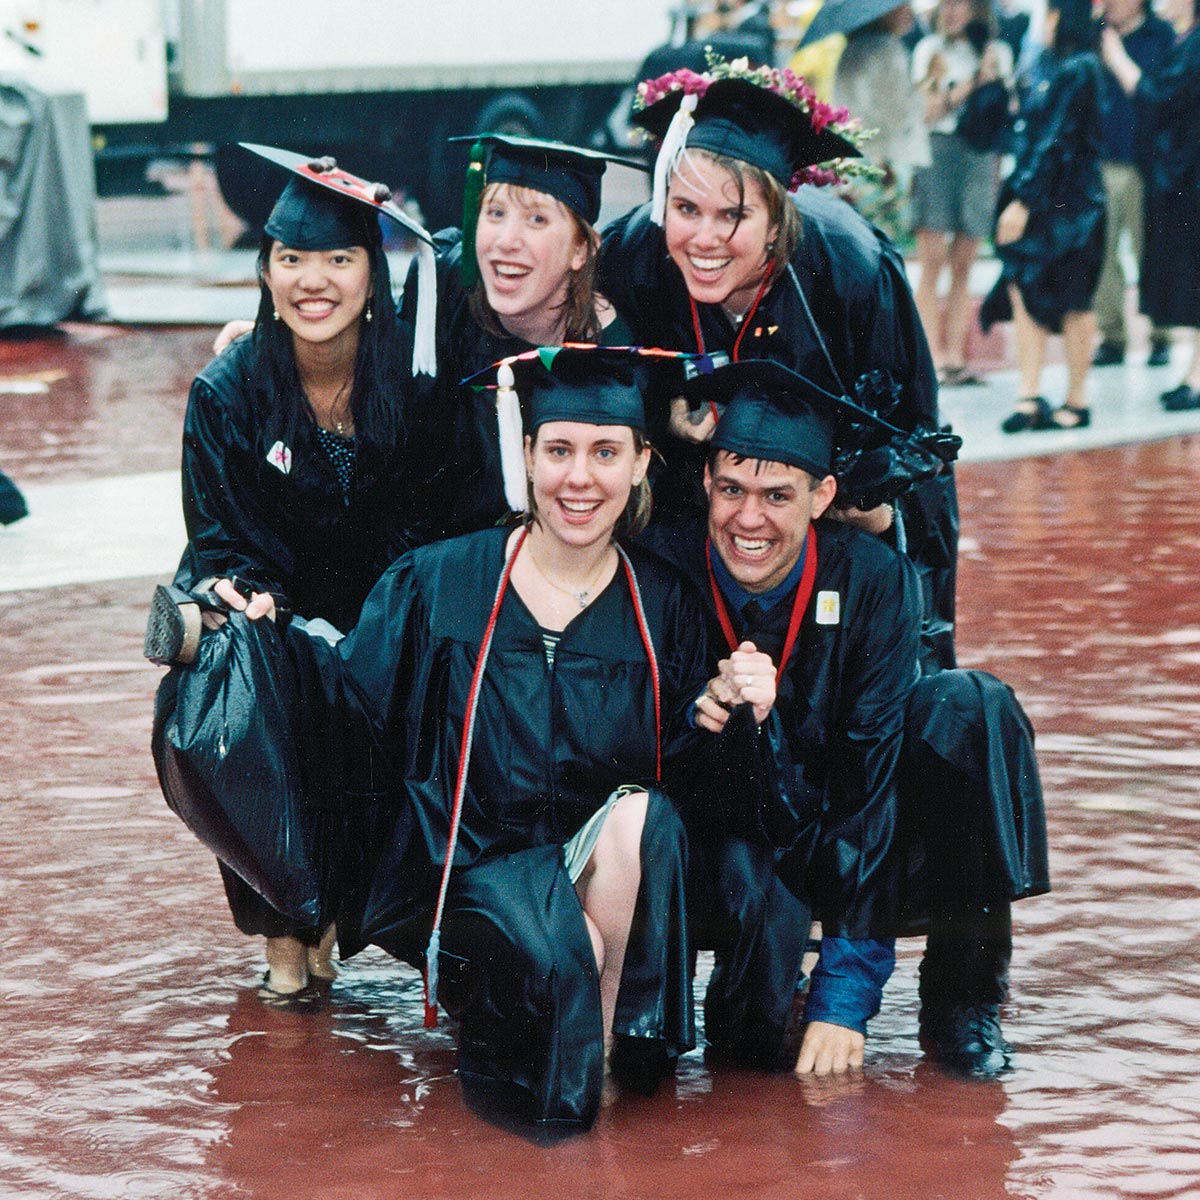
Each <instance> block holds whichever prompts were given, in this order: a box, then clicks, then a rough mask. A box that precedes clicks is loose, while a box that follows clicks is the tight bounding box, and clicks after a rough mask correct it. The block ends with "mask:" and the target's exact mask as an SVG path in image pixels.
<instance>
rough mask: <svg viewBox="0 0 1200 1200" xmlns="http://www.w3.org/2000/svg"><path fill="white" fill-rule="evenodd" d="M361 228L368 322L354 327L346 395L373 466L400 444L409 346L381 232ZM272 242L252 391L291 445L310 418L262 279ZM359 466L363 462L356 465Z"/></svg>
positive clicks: (286, 337)
mask: <svg viewBox="0 0 1200 1200" xmlns="http://www.w3.org/2000/svg"><path fill="white" fill-rule="evenodd" d="M366 217H367V220H366V221H364V226H363V242H362V243H361V248H362V249H365V250H366V251H367V254H368V258H369V262H370V270H371V291H370V295H369V297H368V300H367V306H368V307H369V309H370V311H371V320H370V321H367V320H366V319H365V313H364V316H360V317H359V322H358V352H357V356H356V358H355V362H354V383H353V385H352V387H351V389H350V412H351V413H352V414H353V417H354V439H355V443H356V445H357V447H358V448H359V449H360V450H361V451H365V452H366V453H367V455H368V456H369V458H370V460H371V461H373V462H379V461H385V460H386V459H388V458H391V457H394V455H395V451H396V448H397V447H398V446H401V445H403V442H404V433H405V430H404V416H403V387H404V383H403V381H404V380H405V379H406V378H407V377H408V372H407V364H406V362H405V357H406V354H407V351H408V347H406V346H405V344H404V338H403V337H402V335H401V331H400V323H399V322H398V321H397V319H396V306H395V302H394V301H393V299H392V279H391V274H390V272H389V270H388V262H387V256H386V255H385V254H384V252H383V241H382V238H381V237H380V235H379V226H378V224H377V222H376V220H375V219H374V217H373V216H372V215H371V214H370V213H367V214H366ZM274 245H275V239H274V238H272V237H270V236H268V235H266V234H264V235H263V238H262V242H261V244H260V246H259V251H258V262H257V273H258V282H259V292H260V295H259V302H258V314H257V316H256V318H255V321H254V334H253V338H254V348H255V374H256V377H257V378H256V382H257V391H258V394H259V396H260V397H261V403H263V404H264V406H265V408H266V410H267V411H269V412H272V413H275V414H278V415H280V416H282V417H283V420H284V429H285V440H289V441H290V440H291V439H294V437H295V434H296V432H297V430H298V429H299V427H300V426H301V425H302V424H303V423H304V422H306V421H311V420H312V419H313V416H312V412H311V410H310V409H309V407H308V404H307V403H306V401H305V397H304V389H303V387H302V386H301V383H300V372H299V370H298V368H297V366H296V351H295V343H294V340H293V336H292V331H291V330H290V329H289V328H288V327H287V325H286V324H284V322H283V321H277V320H275V317H274V312H275V304H274V301H273V300H272V298H271V291H270V289H269V288H268V287H267V281H266V274H267V271H268V267H269V264H270V259H271V250H272V248H273V247H274ZM360 461H361V459H360Z"/></svg>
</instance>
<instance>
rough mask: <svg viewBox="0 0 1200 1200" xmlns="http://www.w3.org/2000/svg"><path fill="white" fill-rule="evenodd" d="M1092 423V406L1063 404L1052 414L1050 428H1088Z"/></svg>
mask: <svg viewBox="0 0 1200 1200" xmlns="http://www.w3.org/2000/svg"><path fill="white" fill-rule="evenodd" d="M1091 423H1092V410H1091V409H1090V408H1076V407H1075V406H1074V405H1073V404H1062V405H1059V407H1058V408H1056V409H1055V410H1054V412H1053V414H1052V415H1051V424H1050V425H1049V426H1048V428H1050V429H1086V428H1087V427H1088V426H1089V425H1090V424H1091Z"/></svg>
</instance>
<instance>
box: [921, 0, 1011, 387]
mask: <svg viewBox="0 0 1200 1200" xmlns="http://www.w3.org/2000/svg"><path fill="white" fill-rule="evenodd" d="M1012 72H1013V62H1012V53H1011V51H1010V50H1009V48H1008V46H1007V45H1006V44H1005V43H1004V42H1001V41H997V40H995V38H994V37H993V36H992V13H991V5H990V3H989V0H939V3H938V6H937V12H936V17H935V29H934V32H933V33H931V34H930V35H929V36H928V37H925V38H923V39H922V40H921V41H920V42H919V43H918V44H917V47H916V49H915V50H914V51H913V57H912V78H913V80H914V82H915V83H916V85H917V87H918V88H919V89H920V91H921V94H922V96H923V98H924V102H925V123H926V125H927V127H928V129H929V134H930V138H929V140H930V154H931V160H932V161H931V163H930V165H929V166H928V167H922V168H919V169H918V170H917V171H916V172H915V175H914V178H913V199H912V223H913V229H914V231H915V233H916V238H917V259H918V262H919V263H920V267H921V274H920V278H919V279H918V281H917V291H916V299H917V309H918V311H919V312H920V314H921V321H922V323H923V324H924V326H925V333H926V336H927V337H928V338H929V344H930V349H931V351H932V352H933V361H934V365H935V366H936V367H937V369H938V372H939V381H940V382H941V383H942V385H943V386H946V387H960V386H963V385H964V384H970V383H978V382H979V379H978V377H977V376H975V374H974V373H973V372H972V371H971V370H970V368H969V367H968V366H967V362H966V358H967V338H968V335H969V333H970V329H971V322H972V320H973V313H974V309H973V307H972V304H971V297H970V290H969V285H970V277H971V267H972V265H973V264H974V262H975V259H976V258H977V257H978V254H979V246H980V243H981V242H982V241H983V240H984V239H985V238H987V237H989V236H990V234H991V232H992V218H993V212H994V205H995V200H996V186H997V182H998V179H999V155H998V154H997V153H994V152H992V151H984V150H976V149H973V148H972V147H971V146H970V145H968V143H967V142H966V140H965V139H964V138H963V137H962V135H961V134H959V133H958V132H957V128H958V119H959V115H960V112H961V110H962V106H963V105H964V104H965V103H966V101H967V99H968V97H969V96H970V95H971V93H972V92H973V91H974V90H975V89H976V88H977V87H979V86H980V85H982V84H984V83H989V82H992V81H994V80H1003V81H1006V82H1007V81H1008V80H1010V79H1011V78H1012ZM947 269H948V270H949V273H950V285H949V290H948V291H947V293H946V296H945V300H944V302H943V301H940V300H939V297H938V289H939V287H940V285H941V280H942V275H943V274H944V273H945V272H946V271H947Z"/></svg>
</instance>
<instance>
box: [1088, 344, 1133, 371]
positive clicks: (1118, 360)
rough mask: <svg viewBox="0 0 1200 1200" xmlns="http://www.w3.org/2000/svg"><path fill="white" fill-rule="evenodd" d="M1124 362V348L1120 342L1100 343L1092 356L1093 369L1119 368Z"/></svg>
mask: <svg viewBox="0 0 1200 1200" xmlns="http://www.w3.org/2000/svg"><path fill="white" fill-rule="evenodd" d="M1124 361H1125V347H1124V346H1122V345H1121V343H1120V342H1101V343H1100V345H1099V346H1097V347H1096V353H1095V354H1094V355H1093V356H1092V366H1093V367H1119V366H1120V365H1121V364H1122V363H1123V362H1124Z"/></svg>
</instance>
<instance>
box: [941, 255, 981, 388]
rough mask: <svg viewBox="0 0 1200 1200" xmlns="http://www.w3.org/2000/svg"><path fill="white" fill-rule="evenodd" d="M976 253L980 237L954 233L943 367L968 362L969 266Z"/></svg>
mask: <svg viewBox="0 0 1200 1200" xmlns="http://www.w3.org/2000/svg"><path fill="white" fill-rule="evenodd" d="M978 255H979V239H978V238H973V237H967V236H966V234H963V233H956V234H955V235H954V238H953V240H952V241H951V243H950V291H949V292H948V293H947V294H946V346H945V351H944V358H945V363H944V365H945V366H946V367H961V366H963V365H964V364H965V363H966V361H967V335H968V334H969V333H970V331H971V322H972V320H974V313H973V312H972V310H971V294H970V283H971V266H972V264H973V263H974V262H975V259H976V258H977V257H978Z"/></svg>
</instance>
